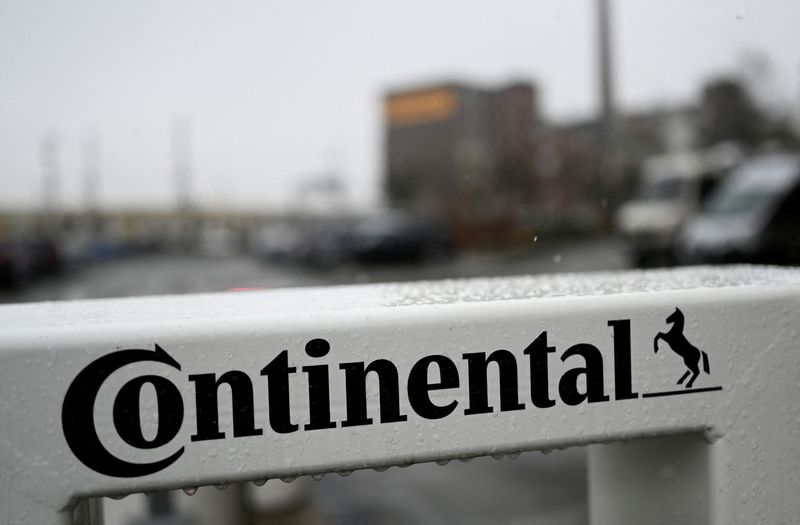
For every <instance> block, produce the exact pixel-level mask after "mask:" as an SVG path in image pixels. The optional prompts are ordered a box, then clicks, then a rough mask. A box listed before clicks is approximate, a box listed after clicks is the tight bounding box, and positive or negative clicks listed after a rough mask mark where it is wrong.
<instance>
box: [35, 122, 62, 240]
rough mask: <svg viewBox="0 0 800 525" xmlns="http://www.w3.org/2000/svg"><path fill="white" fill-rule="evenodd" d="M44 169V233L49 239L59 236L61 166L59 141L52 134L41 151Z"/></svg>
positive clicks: (43, 144) (40, 158)
mask: <svg viewBox="0 0 800 525" xmlns="http://www.w3.org/2000/svg"><path fill="white" fill-rule="evenodd" d="M39 160H40V162H41V169H42V215H41V219H42V221H41V229H42V233H43V234H44V235H46V236H48V237H53V236H56V235H57V234H58V223H57V221H58V212H59V209H58V208H59V198H60V184H61V166H60V164H59V161H58V140H57V138H56V136H55V134H53V133H50V134H48V135H47V136H45V137H44V138H43V139H42V142H41V146H40V149H39Z"/></svg>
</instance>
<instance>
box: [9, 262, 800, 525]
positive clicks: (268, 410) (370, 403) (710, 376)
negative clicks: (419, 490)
mask: <svg viewBox="0 0 800 525" xmlns="http://www.w3.org/2000/svg"><path fill="white" fill-rule="evenodd" d="M0 329H2V338H1V339H0V371H1V372H0V374H1V375H0V399H2V401H1V402H0V418H2V419H0V421H2V424H1V425H0V523H1V524H35V525H49V524H64V523H69V522H70V521H71V520H73V518H74V519H78V520H79V521H83V522H85V523H89V522H91V521H92V518H91V515H92V513H93V512H96V509H93V508H91V507H90V506H87V505H85V504H84V505H81V506H79V507H78V509H77V510H73V508H74V505H75V503H76V502H78V501H82V500H83V499H85V498H87V497H90V496H101V495H117V494H124V493H130V492H141V491H148V490H154V489H164V488H177V487H188V486H197V485H205V484H216V483H221V482H232V481H243V480H255V479H264V478H276V477H286V476H296V475H304V474H315V473H322V472H332V471H344V470H353V469H359V468H367V467H378V466H386V465H398V464H408V463H415V462H422V461H431V460H439V459H446V458H454V457H463V456H476V455H486V454H498V453H506V452H516V451H523V450H535V449H548V448H553V447H564V446H570V445H581V444H600V443H610V444H602V445H597V446H594V447H592V449H591V453H590V475H589V481H590V499H591V501H590V512H591V518H592V522H593V523H598V524H605V523H645V522H647V523H669V522H677V521H678V520H679V521H681V522H683V523H689V522H710V523H715V524H723V523H759V522H761V523H789V522H793V521H795V520H796V518H797V516H800V498H798V497H797V495H798V494H800V474H799V473H798V465H799V464H800V425H799V424H798V421H800V403H798V401H800V351H798V350H799V349H798V330H800V271H798V270H787V269H776V268H758V267H737V268H726V269H722V268H691V269H681V270H673V271H656V272H628V273H607V274H587V275H563V276H548V277H520V278H498V279H478V280H466V281H442V282H433V283H415V284H397V285H367V286H345V287H331V288H318V289H296V290H277V291H270V292H252V293H250V292H248V293H237V294H209V295H195V296H168V297H149V298H137V299H112V300H96V301H83V302H62V303H39V304H26V305H8V306H2V307H0ZM656 348H658V352H656V351H655V350H656ZM679 379H681V381H679ZM677 383H680V384H677ZM692 435H694V436H701V437H702V438H703V439H698V438H696V437H692ZM652 436H660V437H658V438H656V439H655V440H643V441H632V442H631V443H629V444H620V443H616V442H619V441H621V440H636V439H638V438H643V437H652Z"/></svg>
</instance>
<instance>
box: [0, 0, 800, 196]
mask: <svg viewBox="0 0 800 525" xmlns="http://www.w3.org/2000/svg"><path fill="white" fill-rule="evenodd" d="M614 8H615V9H614V24H615V51H616V77H617V87H618V98H619V100H620V104H621V105H622V106H623V107H628V108H631V107H638V108H641V107H646V106H648V105H652V104H670V103H681V102H691V101H694V100H696V98H697V95H698V92H699V88H700V85H701V84H702V82H703V81H704V80H705V79H707V78H709V77H711V76H714V75H718V74H724V73H726V72H730V71H733V70H735V69H736V68H737V66H738V65H739V64H740V63H741V56H742V53H743V52H747V51H760V52H763V53H765V54H766V55H767V56H769V58H770V60H771V62H772V64H773V74H772V76H771V77H769V78H765V79H764V82H763V83H762V84H763V85H762V86H761V88H762V89H763V90H764V92H766V93H767V94H770V95H771V96H773V97H775V98H777V99H780V100H783V101H785V102H786V103H793V104H794V107H795V108H797V105H798V101H800V30H798V22H800V2H798V1H797V0H785V1H778V0H759V1H730V0H715V1H710V0H704V1H702V2H698V1H696V0H685V1H675V0H664V1H661V2H655V1H651V0H627V1H617V2H615V3H614ZM594 13H595V3H594V2H593V1H590V0H553V1H547V2H536V1H532V0H514V1H511V0H493V1H489V0H486V1H468V0H446V1H437V0H425V1H416V0H405V1H403V2H397V1H390V0H370V1H366V0H364V1H359V2H356V1H347V0H337V1H336V2H323V1H321V0H320V1H316V2H311V1H301V0H291V1H285V2H280V3H278V2H272V1H238V2H230V1H228V2H221V1H220V2H206V1H198V0H191V1H190V0H177V1H170V2H166V1H163V0H158V1H150V0H137V1H134V2H116V1H109V0H96V1H63V0H0V207H2V208H6V207H9V206H15V207H17V206H23V205H34V204H36V205H38V203H39V202H40V200H41V197H40V196H39V195H40V193H41V168H40V160H39V148H40V143H41V141H42V138H43V137H44V136H45V135H46V134H48V133H53V134H55V136H56V137H57V138H58V143H59V157H60V161H61V166H62V173H63V175H62V177H63V182H62V192H61V193H62V201H63V202H66V203H73V204H74V203H77V202H79V194H80V180H81V179H80V177H81V156H80V149H81V144H82V143H83V142H85V141H86V140H87V137H90V136H92V135H94V136H97V137H99V140H100V142H101V144H102V158H103V161H102V173H103V178H102V185H101V187H100V195H101V198H102V201H103V203H104V205H105V206H106V207H115V206H121V205H149V206H168V205H170V204H171V203H172V202H174V198H175V197H174V184H173V178H172V175H171V157H170V140H169V139H170V127H171V123H174V122H175V121H176V119H181V118H186V117H187V116H188V117H190V119H191V122H192V130H193V144H194V148H193V149H194V178H195V180H194V192H195V194H196V198H198V199H199V200H202V201H203V202H205V203H207V204H210V205H238V206H246V207H250V208H257V209H265V210H266V209H270V208H274V207H276V206H285V205H287V203H289V204H291V203H292V202H294V199H295V192H296V188H297V187H298V184H299V181H302V180H304V179H307V178H309V177H312V176H314V175H316V174H319V173H323V172H326V171H331V170H334V171H336V172H338V173H340V174H341V175H342V176H343V177H344V178H345V179H346V182H347V184H348V186H349V187H350V193H351V195H352V198H353V199H354V200H356V201H359V202H368V201H374V200H375V199H376V196H377V195H378V188H379V186H380V180H379V177H380V174H381V171H382V167H381V160H382V157H381V155H382V154H381V144H382V122H381V112H380V109H381V105H380V101H381V95H382V93H383V92H384V91H385V90H386V89H387V88H391V87H396V86H398V85H400V86H405V85H409V84H414V83H419V82H422V83H424V82H428V81H431V80H437V79H444V78H446V79H463V80H467V81H474V82H479V83H482V84H486V85H491V84H493V83H502V82H504V81H506V80H509V79H528V80H531V81H534V82H536V83H537V85H538V86H539V88H540V90H541V111H542V113H543V115H544V116H545V117H546V118H547V119H549V120H551V121H552V120H563V119H572V118H580V117H585V116H589V115H591V114H592V113H593V111H594V110H595V108H596V99H597V97H596V78H597V75H596V65H595V56H596V52H595V44H594V42H595V41H594V39H595V36H596V33H595V23H594Z"/></svg>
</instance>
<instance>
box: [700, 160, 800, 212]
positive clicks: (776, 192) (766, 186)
mask: <svg viewBox="0 0 800 525" xmlns="http://www.w3.org/2000/svg"><path fill="white" fill-rule="evenodd" d="M797 171H798V165H797V161H796V160H794V159H793V158H791V157H789V158H784V157H774V158H767V159H761V160H756V161H753V162H751V163H750V164H747V165H745V166H743V167H742V168H740V169H739V170H738V171H736V172H735V173H733V174H731V177H730V180H729V181H728V184H724V185H722V186H721V187H720V188H719V189H718V191H717V192H716V193H713V194H712V196H711V197H710V199H709V201H708V204H707V205H706V207H705V209H704V213H705V214H707V215H711V216H719V217H725V216H736V215H748V214H759V213H763V212H764V211H766V210H767V209H768V208H769V207H770V206H771V205H773V204H774V203H775V202H776V201H777V200H778V199H780V197H781V195H783V194H784V193H785V192H786V190H787V188H788V187H790V186H791V184H792V183H793V181H794V179H795V178H796V176H797Z"/></svg>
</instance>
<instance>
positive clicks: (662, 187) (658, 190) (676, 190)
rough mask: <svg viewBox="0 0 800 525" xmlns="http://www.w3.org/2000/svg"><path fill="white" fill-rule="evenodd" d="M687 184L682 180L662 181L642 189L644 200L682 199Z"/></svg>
mask: <svg viewBox="0 0 800 525" xmlns="http://www.w3.org/2000/svg"><path fill="white" fill-rule="evenodd" d="M685 185H686V183H685V182H684V181H683V179H680V178H677V177H675V178H669V179H661V180H659V181H656V182H653V183H651V184H647V185H645V186H644V188H642V198H643V199H644V200H651V201H668V200H677V199H679V198H680V196H681V193H682V192H683V188H684V187H685Z"/></svg>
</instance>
